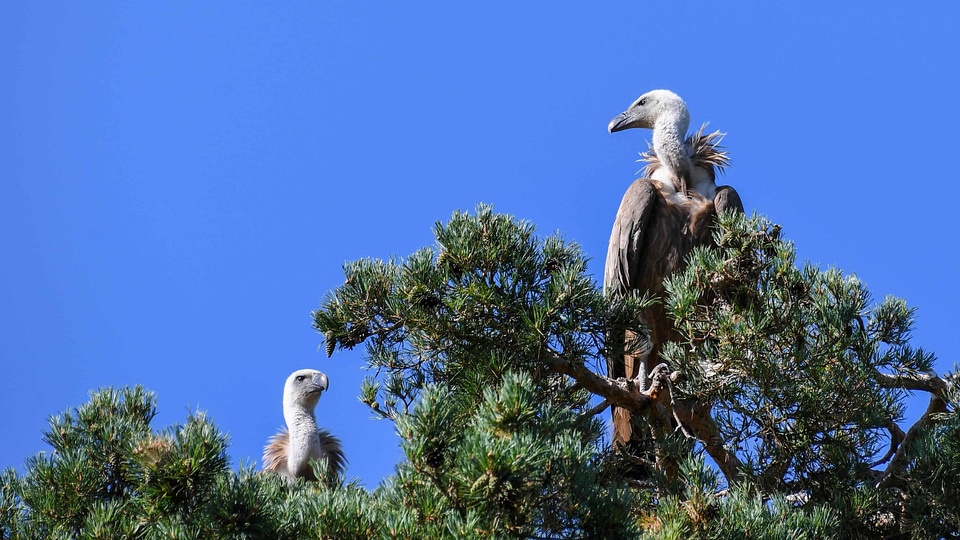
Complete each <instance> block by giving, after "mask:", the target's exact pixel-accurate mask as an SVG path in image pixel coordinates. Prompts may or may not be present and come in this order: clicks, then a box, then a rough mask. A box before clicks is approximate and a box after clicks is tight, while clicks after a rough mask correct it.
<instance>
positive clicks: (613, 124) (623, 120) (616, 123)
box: [607, 109, 643, 133]
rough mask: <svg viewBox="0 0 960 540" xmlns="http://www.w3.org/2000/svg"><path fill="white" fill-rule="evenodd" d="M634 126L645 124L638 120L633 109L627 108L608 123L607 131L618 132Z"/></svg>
mask: <svg viewBox="0 0 960 540" xmlns="http://www.w3.org/2000/svg"><path fill="white" fill-rule="evenodd" d="M634 127H643V126H642V125H640V123H639V122H638V120H637V117H636V116H635V115H634V114H633V110H632V109H627V110H625V111H623V112H622V113H620V114H618V115H617V116H615V117H614V119H613V120H611V121H610V123H609V124H607V131H608V132H609V133H616V132H617V131H623V130H625V129H630V128H634Z"/></svg>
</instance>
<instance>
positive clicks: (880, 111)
mask: <svg viewBox="0 0 960 540" xmlns="http://www.w3.org/2000/svg"><path fill="white" fill-rule="evenodd" d="M412 4H413V3H410V2H404V3H399V2H389V3H388V2H383V3H380V2H345V1H332V0H323V1H317V2H44V3H40V2H29V3H25V2H5V3H3V4H2V6H0V70H2V73H3V74H4V75H3V80H4V82H3V84H0V103H2V105H0V178H2V182H3V183H2V186H3V196H2V197H0V226H2V228H3V230H4V231H5V232H4V234H3V235H2V236H0V253H2V257H3V262H2V264H0V287H2V294H0V343H2V347H0V440H2V441H3V443H2V444H0V467H6V466H14V467H17V468H18V469H20V470H23V465H24V460H25V459H26V458H28V457H29V456H31V455H33V454H35V453H37V452H38V451H41V450H48V449H49V447H48V446H47V445H46V444H45V443H43V442H42V441H41V439H40V437H41V430H42V429H43V428H45V427H46V421H47V417H48V416H49V415H53V414H57V413H59V412H61V411H63V410H64V409H67V408H69V407H73V406H77V405H80V404H81V403H84V402H85V401H86V400H87V394H88V392H89V391H90V390H91V389H95V388H98V387H103V386H109V385H114V386H120V385H133V384H142V385H144V386H146V387H147V388H149V389H152V390H154V391H156V392H157V393H158V395H159V409H160V414H159V416H158V417H157V419H156V420H155V427H156V428H160V427H164V426H168V425H170V424H173V423H175V422H182V421H183V420H184V419H185V418H186V416H187V413H188V411H191V410H195V409H201V410H205V411H207V412H208V413H209V415H210V416H211V417H212V418H213V419H214V420H215V421H216V422H217V424H218V425H219V426H220V427H221V428H222V429H223V430H224V431H226V432H228V433H229V435H230V439H231V442H232V444H231V446H230V449H229V452H230V456H231V458H232V459H233V460H234V463H235V464H236V463H237V462H239V461H245V462H254V461H258V460H259V457H260V453H261V448H262V446H263V444H264V442H265V440H266V439H267V437H268V436H270V435H271V434H272V433H274V432H275V430H276V429H277V428H278V427H280V426H281V425H282V422H283V419H282V415H281V404H280V393H281V388H282V384H283V381H284V379H285V377H286V376H287V374H289V373H290V372H291V371H293V370H295V369H299V368H304V367H313V368H317V369H320V370H322V371H325V372H326V373H327V374H328V375H329V376H330V381H331V388H330V391H329V393H327V394H325V395H324V397H323V398H322V400H321V402H320V405H319V408H318V415H319V418H320V421H321V423H322V424H324V425H325V426H326V427H328V428H329V429H331V430H332V431H334V432H335V433H337V434H338V435H339V436H340V437H341V438H342V439H343V441H344V444H345V447H346V451H347V454H348V457H349V459H350V467H349V469H348V475H349V476H351V477H356V478H360V479H361V480H362V481H363V482H364V483H365V484H367V485H369V486H374V485H376V484H377V483H378V482H379V481H380V480H381V479H382V478H384V477H385V476H387V475H388V474H389V473H391V472H392V470H393V465H394V463H395V462H396V460H397V459H398V458H399V456H400V453H399V450H398V446H397V439H396V437H395V436H394V434H393V426H392V424H390V423H388V422H385V421H376V420H373V419H371V415H370V414H369V412H368V410H367V409H366V407H365V406H364V405H362V404H361V403H360V402H359V401H357V399H356V395H357V394H358V392H359V381H360V379H361V378H362V376H363V375H364V372H363V371H362V370H361V366H362V359H361V354H360V351H355V352H341V353H337V354H335V355H334V357H333V358H331V359H327V358H325V357H324V355H323V354H322V353H321V352H319V351H318V349H317V348H318V346H319V345H320V344H321V337H320V336H319V335H318V334H316V333H315V332H314V331H313V329H312V328H311V319H310V312H311V311H312V310H314V309H316V308H317V307H318V306H319V305H320V302H321V299H322V298H323V297H324V295H325V294H326V293H327V291H329V290H331V289H332V288H334V287H336V286H337V285H339V284H340V283H341V282H342V277H343V274H342V270H341V265H342V264H343V263H344V262H345V261H349V260H354V259H357V258H361V257H383V258H386V257H389V256H391V255H398V256H406V255H408V254H410V253H412V252H413V251H415V250H416V249H418V248H420V247H423V246H426V245H431V244H432V243H433V238H432V236H431V227H432V225H433V223H434V222H435V221H437V220H446V219H447V218H449V216H450V214H451V213H452V212H453V211H454V210H456V209H464V210H472V209H473V208H474V206H475V205H476V203H478V202H487V203H492V204H494V205H495V208H496V209H497V210H498V211H501V212H507V213H511V214H514V215H516V216H519V217H522V218H526V219H529V220H531V221H533V222H534V223H535V224H537V226H538V230H539V231H540V232H541V234H544V235H545V234H548V233H550V232H552V231H554V230H560V231H562V232H563V233H564V234H565V236H566V238H567V239H569V240H575V241H577V242H579V243H580V244H581V245H582V246H583V248H584V249H585V251H586V253H587V254H588V255H589V256H591V257H592V262H591V268H590V270H591V271H592V272H594V273H595V274H599V273H600V272H601V271H602V266H603V257H604V254H605V250H606V243H607V239H608V237H609V234H610V225H611V223H612V219H613V216H614V213H615V212H616V209H617V206H618V204H619V202H620V197H621V195H622V194H623V191H624V190H625V189H626V187H627V186H628V185H629V183H630V182H631V181H632V180H633V178H634V177H635V173H636V171H637V170H638V168H639V167H638V165H637V164H636V163H634V160H635V159H636V157H637V152H638V151H639V150H642V149H645V148H646V142H645V141H646V140H647V139H648V138H649V132H645V131H641V130H630V131H627V132H624V133H617V134H614V135H609V134H607V132H606V125H607V122H608V121H609V120H610V119H611V118H612V117H613V116H614V115H616V114H617V113H619V112H620V111H622V110H623V109H624V108H626V106H627V105H629V104H630V102H631V101H633V100H634V99H635V98H636V97H637V96H638V95H640V94H641V93H643V92H645V91H647V90H650V89H654V88H669V89H671V90H674V91H675V92H677V93H678V94H680V95H681V96H682V97H683V98H684V99H686V101H687V103H688V105H689V107H690V109H691V115H692V124H693V125H694V126H698V125H699V124H700V123H701V122H703V121H710V126H711V128H716V129H720V130H723V131H725V132H727V133H728V136H727V138H726V145H727V147H728V149H729V150H730V152H731V154H732V157H733V161H734V167H733V168H732V169H731V170H730V171H729V173H728V175H727V178H726V181H727V182H728V183H730V184H732V185H734V186H735V187H736V188H737V190H738V191H739V192H740V194H741V195H742V197H743V200H744V203H745V206H746V207H747V211H748V212H751V211H753V210H756V211H759V212H761V213H763V214H766V215H767V216H769V217H770V218H771V219H773V220H774V221H775V222H778V223H780V224H782V225H783V227H784V232H785V234H786V236H788V237H789V238H791V239H792V240H794V241H795V243H796V246H797V249H798V252H799V256H800V259H802V260H809V261H813V262H816V263H819V264H821V265H823V266H824V267H826V266H831V265H833V266H838V267H840V268H842V269H844V270H845V271H847V272H855V273H856V274H857V275H858V276H859V277H860V278H861V279H862V280H864V281H865V282H866V283H867V284H868V286H869V287H870V289H871V291H872V292H873V294H874V296H875V297H876V298H882V297H883V296H885V295H888V294H893V295H897V296H900V297H903V298H905V299H906V300H907V301H908V303H909V304H911V305H913V306H918V307H919V312H918V318H917V325H916V330H915V332H914V338H915V344H917V345H922V346H924V347H926V348H928V349H930V350H932V351H934V352H935V353H937V354H938V356H939V358H940V361H939V362H940V363H939V368H940V370H941V371H942V370H946V369H950V368H951V367H952V366H953V363H954V362H955V361H957V360H958V359H960V340H958V331H957V315H956V311H955V306H957V304H958V303H960V287H958V285H957V277H958V272H957V262H958V261H957V249H958V247H960V245H958V243H960V241H958V235H957V232H956V221H957V219H956V218H957V215H958V210H957V208H956V206H955V203H951V202H950V201H951V200H952V199H951V197H952V195H951V193H952V190H953V189H955V186H956V185H957V182H958V181H960V172H958V170H957V167H956V161H957V153H958V150H957V148H958V147H957V144H956V140H955V139H956V137H957V135H956V131H957V126H958V125H960V104H958V103H960V102H958V100H957V87H958V73H960V32H958V30H957V28H958V27H960V3H956V2H946V1H944V2H939V3H922V2H921V3H915V4H909V5H908V4H904V3H903V2H871V3H859V4H860V5H861V6H864V7H856V8H855V7H849V6H847V5H846V4H845V3H840V2H802V3H787V2H769V3H762V4H758V3H747V2H742V3H737V4H738V5H734V6H730V5H723V6H721V5H720V4H717V3H713V2H699V1H691V2H662V3H654V2H643V3H641V2H604V3H599V4H592V5H591V6H590V8H589V9H587V8H585V7H584V6H586V4H584V3H582V2H575V3H573V2H570V3H562V2H561V3H558V2H551V3H543V4H541V5H539V6H534V5H533V4H529V3H523V2H520V3H517V2H499V3H475V4H465V3H456V2H443V3H440V2H437V3H433V4H430V5H426V6H424V5H412Z"/></svg>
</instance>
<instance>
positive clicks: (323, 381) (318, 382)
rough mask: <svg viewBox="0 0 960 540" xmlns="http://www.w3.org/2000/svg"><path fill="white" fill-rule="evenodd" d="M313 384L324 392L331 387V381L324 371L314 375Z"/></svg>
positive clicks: (318, 390)
mask: <svg viewBox="0 0 960 540" xmlns="http://www.w3.org/2000/svg"><path fill="white" fill-rule="evenodd" d="M313 386H314V387H315V388H316V389H317V392H323V391H324V390H326V389H327V388H329V387H330V381H328V380H327V376H326V375H324V374H323V373H317V374H316V375H314V376H313Z"/></svg>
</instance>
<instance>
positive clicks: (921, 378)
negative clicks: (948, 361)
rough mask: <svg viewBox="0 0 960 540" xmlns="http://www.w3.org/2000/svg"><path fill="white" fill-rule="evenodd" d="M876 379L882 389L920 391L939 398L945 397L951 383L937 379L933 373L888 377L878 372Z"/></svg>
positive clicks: (940, 378)
mask: <svg viewBox="0 0 960 540" xmlns="http://www.w3.org/2000/svg"><path fill="white" fill-rule="evenodd" d="M876 377H877V382H879V383H880V386H882V387H884V388H902V389H904V390H922V391H924V392H930V393H931V394H934V395H936V396H938V397H941V398H944V397H946V391H947V390H948V389H949V388H950V383H951V381H950V380H947V379H944V378H942V377H939V376H937V374H936V373H933V372H929V373H910V374H899V375H888V374H886V373H880V372H879V371H878V372H877V373H876Z"/></svg>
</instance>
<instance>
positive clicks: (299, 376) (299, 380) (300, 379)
mask: <svg viewBox="0 0 960 540" xmlns="http://www.w3.org/2000/svg"><path fill="white" fill-rule="evenodd" d="M304 379H306V377H305V376H303V375H297V382H303V380H304Z"/></svg>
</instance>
